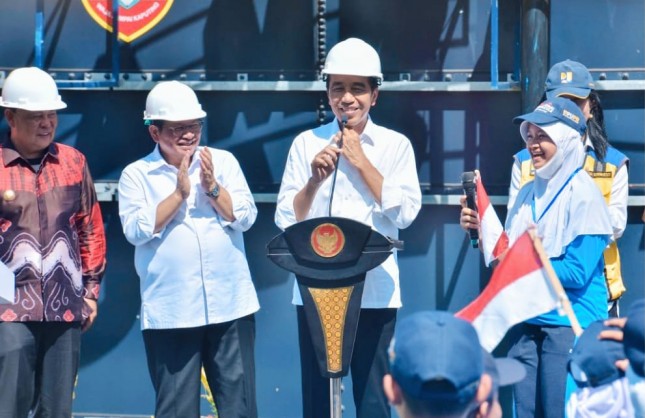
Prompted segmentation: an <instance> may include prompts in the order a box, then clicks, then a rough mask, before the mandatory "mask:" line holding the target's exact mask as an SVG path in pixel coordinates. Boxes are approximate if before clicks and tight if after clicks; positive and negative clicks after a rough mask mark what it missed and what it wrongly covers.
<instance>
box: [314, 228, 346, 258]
mask: <svg viewBox="0 0 645 418" xmlns="http://www.w3.org/2000/svg"><path fill="white" fill-rule="evenodd" d="M344 246H345V235H344V234H343V231H342V230H341V229H340V228H339V227H338V226H337V225H334V224H331V223H324V224H320V225H318V226H317V227H316V228H315V229H314V230H313V232H312V233H311V248H313V250H314V252H315V253H316V254H318V255H319V256H321V257H325V258H330V257H334V256H336V255H338V253H340V252H341V251H342V250H343V247H344Z"/></svg>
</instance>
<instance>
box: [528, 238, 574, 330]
mask: <svg viewBox="0 0 645 418" xmlns="http://www.w3.org/2000/svg"><path fill="white" fill-rule="evenodd" d="M528 233H529V235H530V236H531V240H532V241H533V245H534V246H535V251H536V252H537V253H538V256H539V257H540V260H541V261H542V264H543V265H544V268H545V270H546V273H547V276H548V277H549V280H550V281H551V286H553V289H554V290H555V293H556V294H557V295H558V299H559V300H560V304H561V305H562V310H563V311H564V313H565V314H566V315H567V317H568V318H569V322H571V329H572V330H573V333H574V334H575V335H576V337H579V336H580V335H581V334H582V327H581V326H580V322H578V318H577V317H576V314H575V312H573V308H572V307H571V302H570V301H569V297H568V296H567V293H566V292H565V290H564V288H563V287H562V283H560V279H558V276H557V275H556V274H555V270H553V266H552V265H551V261H550V260H549V257H548V256H547V255H546V252H545V251H544V247H542V241H541V240H540V238H539V237H538V236H537V234H536V233H535V229H534V228H529V230H528Z"/></svg>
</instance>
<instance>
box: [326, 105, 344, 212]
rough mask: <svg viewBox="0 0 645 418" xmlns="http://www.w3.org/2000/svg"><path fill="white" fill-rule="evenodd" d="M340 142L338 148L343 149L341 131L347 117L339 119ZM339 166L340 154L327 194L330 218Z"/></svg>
mask: <svg viewBox="0 0 645 418" xmlns="http://www.w3.org/2000/svg"><path fill="white" fill-rule="evenodd" d="M340 123H341V125H342V126H341V128H340V140H339V141H338V148H343V129H345V126H347V115H342V116H341V118H340ZM339 164H340V154H338V158H337V159H336V167H334V176H333V178H332V180H331V192H330V193H329V216H330V217H331V202H332V201H333V200H334V189H335V188H336V175H337V174H338V165H339Z"/></svg>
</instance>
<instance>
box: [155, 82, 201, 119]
mask: <svg viewBox="0 0 645 418" xmlns="http://www.w3.org/2000/svg"><path fill="white" fill-rule="evenodd" d="M203 117H206V112H204V111H203V110H202V105H200V104H199V101H198V100H197V95H196V94H195V92H194V91H193V89H191V88H190V87H188V86H187V85H186V84H183V83H180V82H179V81H162V82H161V83H158V84H157V85H156V86H154V87H153V88H152V90H150V93H148V98H147V99H146V110H144V111H143V118H144V119H148V120H168V121H173V122H176V121H180V120H191V119H201V118H203Z"/></svg>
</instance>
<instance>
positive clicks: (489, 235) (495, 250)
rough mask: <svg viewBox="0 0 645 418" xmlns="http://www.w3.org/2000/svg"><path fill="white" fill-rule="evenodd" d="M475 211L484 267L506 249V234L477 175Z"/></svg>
mask: <svg viewBox="0 0 645 418" xmlns="http://www.w3.org/2000/svg"><path fill="white" fill-rule="evenodd" d="M478 174H479V173H478ZM477 213H479V226H480V234H479V235H480V237H481V243H480V245H481V250H482V253H483V254H484V262H485V263H486V267H489V266H490V264H491V263H492V262H493V261H494V260H496V259H497V258H498V257H499V256H500V255H501V254H502V253H503V252H504V251H506V250H507V249H508V236H507V235H506V232H504V227H503V226H502V223H501V222H500V220H499V217H498V216H497V212H495V208H494V207H493V205H491V203H490V199H489V198H488V193H486V189H484V183H482V179H481V176H479V175H478V176H477Z"/></svg>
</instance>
